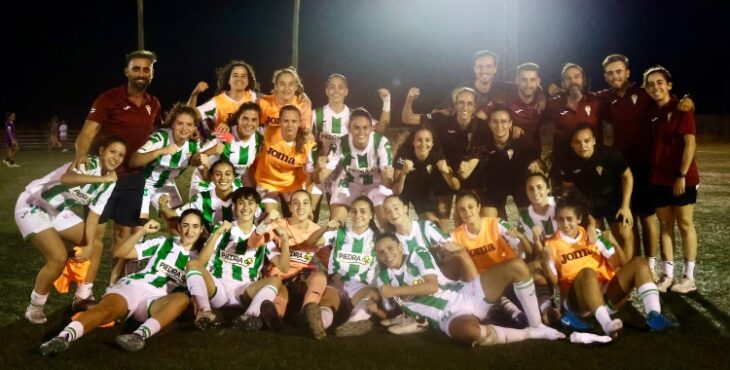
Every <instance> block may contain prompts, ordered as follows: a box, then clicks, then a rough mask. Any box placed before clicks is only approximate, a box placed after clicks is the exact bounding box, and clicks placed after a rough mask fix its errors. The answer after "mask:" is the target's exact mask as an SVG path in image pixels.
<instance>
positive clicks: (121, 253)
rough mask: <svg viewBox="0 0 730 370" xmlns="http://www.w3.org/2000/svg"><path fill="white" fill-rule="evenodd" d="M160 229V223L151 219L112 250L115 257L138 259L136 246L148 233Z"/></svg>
mask: <svg viewBox="0 0 730 370" xmlns="http://www.w3.org/2000/svg"><path fill="white" fill-rule="evenodd" d="M159 230H160V223H159V222H157V221H155V220H149V221H147V223H146V224H144V226H143V227H141V228H139V229H138V230H137V231H135V232H134V234H132V235H131V236H130V237H129V238H127V239H126V240H124V241H123V242H122V243H121V244H120V245H119V246H118V247H116V248H115V249H114V251H113V252H112V254H113V256H114V258H121V259H125V260H136V259H137V258H138V256H137V250H136V249H134V246H135V245H137V243H139V242H140V241H141V240H142V237H144V236H145V235H146V234H151V233H154V232H157V231H159Z"/></svg>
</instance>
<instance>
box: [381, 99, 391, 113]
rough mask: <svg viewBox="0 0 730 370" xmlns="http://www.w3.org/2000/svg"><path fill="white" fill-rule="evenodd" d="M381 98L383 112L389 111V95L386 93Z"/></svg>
mask: <svg viewBox="0 0 730 370" xmlns="http://www.w3.org/2000/svg"><path fill="white" fill-rule="evenodd" d="M382 99H383V112H390V95H388V96H386V97H384V98H382Z"/></svg>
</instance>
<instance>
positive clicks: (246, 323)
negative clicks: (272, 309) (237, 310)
mask: <svg viewBox="0 0 730 370" xmlns="http://www.w3.org/2000/svg"><path fill="white" fill-rule="evenodd" d="M233 326H234V327H236V328H239V329H242V330H244V331H259V330H261V328H262V327H263V326H264V321H263V320H262V319H261V317H259V316H253V315H246V314H243V315H241V316H238V317H236V318H235V319H233Z"/></svg>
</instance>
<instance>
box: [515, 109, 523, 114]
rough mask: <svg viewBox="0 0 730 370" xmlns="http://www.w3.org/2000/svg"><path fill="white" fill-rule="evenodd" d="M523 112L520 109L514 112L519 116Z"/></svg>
mask: <svg viewBox="0 0 730 370" xmlns="http://www.w3.org/2000/svg"><path fill="white" fill-rule="evenodd" d="M523 111H524V109H522V108H519V109H516V110H515V114H520V113H522V112H523Z"/></svg>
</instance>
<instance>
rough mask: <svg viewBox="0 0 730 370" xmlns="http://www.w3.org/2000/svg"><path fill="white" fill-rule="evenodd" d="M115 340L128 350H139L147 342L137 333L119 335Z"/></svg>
mask: <svg viewBox="0 0 730 370" xmlns="http://www.w3.org/2000/svg"><path fill="white" fill-rule="evenodd" d="M115 341H116V342H117V344H118V345H119V346H120V347H122V348H123V349H124V350H125V351H127V352H137V351H139V350H140V349H142V348H144V346H145V344H147V342H145V340H144V339H143V338H142V337H141V336H140V335H139V334H135V333H132V334H122V335H117V338H116V339H115Z"/></svg>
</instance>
